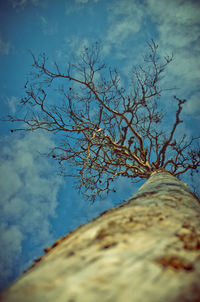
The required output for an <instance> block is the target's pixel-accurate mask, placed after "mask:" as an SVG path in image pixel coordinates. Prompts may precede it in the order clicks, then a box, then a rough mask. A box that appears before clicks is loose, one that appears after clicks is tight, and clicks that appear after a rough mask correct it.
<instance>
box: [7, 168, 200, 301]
mask: <svg viewBox="0 0 200 302" xmlns="http://www.w3.org/2000/svg"><path fill="white" fill-rule="evenodd" d="M1 299H2V300H1V301H5V302H6V301H7V302H8V301H9V302H12V301H13V302H14V301H16V302H25V301H26V302H36V301H37V302H40V301H41V302H45V301H52V302H55V301H56V302H108V301H109V302H112V301H113V302H129V301H130V302H151V301H152V302H158V301H159V302H172V301H173V302H177V301H180V302H184V301H188V302H189V301H196V302H197V301H200V203H199V201H198V200H197V198H195V196H194V195H193V194H192V193H191V191H190V190H189V188H188V187H187V186H186V185H185V184H183V183H182V182H181V181H179V180H178V179H176V178H175V177H174V176H173V175H171V174H169V173H167V172H160V173H153V174H152V176H151V177H150V178H149V179H148V181H147V182H146V183H145V184H144V185H143V186H142V187H141V188H140V190H139V191H138V192H137V193H136V194H135V195H134V196H133V197H131V198H130V199H129V200H128V201H127V202H126V203H124V204H123V205H121V206H119V207H118V208H116V209H112V210H109V211H107V212H105V213H103V214H102V215H100V217H98V218H97V219H95V220H94V221H92V222H90V223H88V224H87V225H83V226H81V227H79V228H78V229H76V230H75V231H74V232H72V233H70V234H68V235H67V236H65V237H64V238H62V239H60V240H58V241H57V242H56V243H55V244H54V246H52V247H51V248H49V249H47V250H46V254H45V255H44V256H42V257H41V258H40V259H38V260H37V262H36V263H35V264H34V265H33V267H32V268H31V269H29V270H28V271H27V272H26V273H24V274H23V275H22V276H21V278H19V279H18V280H17V281H16V282H15V283H14V284H13V285H12V286H11V287H10V288H9V289H8V290H7V291H5V292H4V293H3V295H2V297H1Z"/></svg>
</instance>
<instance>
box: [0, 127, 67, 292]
mask: <svg viewBox="0 0 200 302" xmlns="http://www.w3.org/2000/svg"><path fill="white" fill-rule="evenodd" d="M52 145H53V142H52V140H51V139H50V138H49V137H48V136H47V135H44V133H28V134H26V135H25V136H24V137H17V138H15V137H9V138H3V139H2V140H1V146H3V147H1V150H0V153H1V159H0V166H1V176H0V191H1V201H0V213H1V215H0V236H1V239H0V241H1V254H0V279H1V286H2V287H4V286H5V285H6V282H8V280H9V278H11V277H13V273H14V268H16V267H17V265H19V261H20V257H21V255H22V253H23V249H24V245H23V244H24V243H25V242H26V241H27V240H28V241H29V244H32V245H33V246H35V247H36V246H38V247H39V246H40V247H41V246H42V247H44V245H48V244H49V242H51V241H52V240H53V239H55V238H53V235H52V232H51V227H50V223H49V218H50V217H53V216H54V215H55V210H56V207H57V203H58V202H57V194H58V191H59V189H60V186H61V183H62V180H61V178H60V177H58V176H56V173H55V171H54V168H53V167H52V165H50V163H49V162H48V161H47V159H46V158H43V157H41V155H40V154H39V153H38V151H40V152H42V153H44V152H47V151H48V148H49V147H52ZM26 253H27V255H29V256H28V258H32V257H34V256H35V255H31V250H28V251H26ZM23 268H24V267H20V266H19V267H17V268H16V272H15V273H16V276H17V275H19V274H20V273H21V271H22V270H23ZM16 276H15V277H16Z"/></svg>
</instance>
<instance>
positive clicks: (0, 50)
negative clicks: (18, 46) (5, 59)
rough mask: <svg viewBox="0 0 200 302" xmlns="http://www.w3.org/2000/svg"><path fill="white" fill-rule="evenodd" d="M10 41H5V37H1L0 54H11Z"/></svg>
mask: <svg viewBox="0 0 200 302" xmlns="http://www.w3.org/2000/svg"><path fill="white" fill-rule="evenodd" d="M10 47H11V45H10V42H8V41H4V40H3V39H1V38H0V55H2V56H4V55H6V56H7V55H9V53H10Z"/></svg>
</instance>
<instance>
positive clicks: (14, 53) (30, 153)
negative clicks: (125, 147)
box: [0, 0, 200, 289]
mask: <svg viewBox="0 0 200 302" xmlns="http://www.w3.org/2000/svg"><path fill="white" fill-rule="evenodd" d="M199 15H200V4H199V3H198V1H195V0H194V1H184V0H168V1H165V0H159V1H158V0H144V1H136V0H110V1H107V0H105V1H104V0H71V1H70V0H59V1H53V0H0V23H1V26H0V73H1V75H0V101H1V103H0V104H1V111H0V112H1V116H5V115H6V114H8V113H12V114H14V113H16V110H17V109H16V108H17V107H16V105H17V103H18V101H19V100H20V98H21V97H23V95H24V84H25V82H26V78H27V75H28V73H29V72H30V71H31V64H32V58H31V56H30V53H29V52H28V50H31V51H32V52H33V53H34V54H35V55H38V54H40V53H42V52H45V53H46V54H47V55H48V57H49V59H50V60H51V62H53V61H57V62H58V63H59V64H61V65H62V66H64V64H65V63H67V62H68V61H69V60H70V58H71V57H72V56H73V57H74V56H76V55H78V53H79V52H80V50H81V48H82V47H83V45H86V46H89V45H90V44H91V43H93V42H95V41H100V42H101V43H102V46H103V50H102V51H103V56H104V58H105V61H106V62H109V63H110V64H111V65H112V66H116V67H117V68H118V70H119V71H120V76H121V77H122V78H123V77H124V79H125V80H126V79H127V77H128V75H129V73H130V71H131V66H132V65H133V64H137V63H138V62H139V61H140V60H141V57H142V55H143V54H144V53H145V49H146V42H147V41H149V40H150V39H151V38H153V39H154V40H155V41H156V42H157V43H158V44H159V49H160V53H161V54H163V55H166V54H171V53H172V52H173V54H174V60H173V62H172V63H171V64H170V66H169V68H168V71H167V73H166V78H165V79H164V82H163V85H165V86H167V87H176V88H177V89H176V90H175V91H172V92H168V93H167V94H166V95H165V102H167V106H168V110H169V114H170V112H173V109H174V107H173V103H172V101H171V98H170V93H171V94H172V95H174V94H176V95H177V96H178V97H180V98H181V97H183V98H186V99H188V102H187V103H186V105H185V107H184V110H183V118H184V120H185V123H184V124H182V125H181V126H180V127H179V128H178V132H177V135H179V134H182V133H186V134H187V135H188V136H192V135H195V134H196V135H197V131H199V120H200V88H199V80H200V71H199V70H200V20H199ZM125 80H124V81H125ZM11 128H13V125H10V124H9V123H5V122H4V123H2V122H1V123H0V154H1V156H0V173H1V174H0V191H1V200H0V242H1V252H0V289H3V288H5V287H6V286H8V285H9V284H10V283H11V282H12V281H13V280H14V279H16V278H17V277H18V276H19V275H20V274H21V273H22V272H23V271H24V270H25V269H26V268H27V267H28V266H29V265H30V264H31V263H32V261H33V259H34V258H37V257H38V256H40V255H41V254H42V252H43V249H44V248H45V247H47V246H48V245H50V244H51V243H53V242H54V241H55V240H56V239H57V238H59V237H61V236H63V235H64V234H66V233H67V232H68V231H70V230H73V229H74V228H75V227H77V226H79V225H80V224H83V223H87V222H88V221H90V220H91V219H92V218H94V217H95V216H97V215H98V214H99V213H100V212H102V211H104V210H105V209H108V208H111V207H113V206H116V205H117V204H119V203H121V202H123V201H124V200H126V199H127V198H128V197H130V196H131V195H132V194H133V193H134V192H135V191H136V190H137V189H138V188H139V186H140V185H141V184H132V183H131V182H130V181H129V180H126V179H122V180H120V181H118V182H117V193H115V194H112V195H109V196H108V197H107V198H106V199H104V200H102V201H101V202H97V203H94V204H90V203H89V202H88V201H85V200H83V199H82V198H81V197H80V196H79V195H78V193H77V192H76V191H75V189H74V188H73V181H72V180H70V179H63V178H62V177H61V176H59V174H58V167H57V165H56V163H54V162H53V160H52V159H48V158H46V157H44V156H41V155H40V153H45V152H48V150H49V149H50V148H51V147H52V146H54V144H55V140H54V137H53V136H50V135H47V134H46V133H43V132H37V133H30V132H29V133H19V132H17V133H14V134H12V133H10V129H11ZM186 180H187V179H186ZM196 185H197V186H199V185H200V183H197V184H196Z"/></svg>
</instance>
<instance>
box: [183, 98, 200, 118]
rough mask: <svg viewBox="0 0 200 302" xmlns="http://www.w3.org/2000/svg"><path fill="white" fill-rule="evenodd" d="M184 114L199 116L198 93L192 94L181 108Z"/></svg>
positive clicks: (199, 102)
mask: <svg viewBox="0 0 200 302" xmlns="http://www.w3.org/2000/svg"><path fill="white" fill-rule="evenodd" d="M183 112H184V113H185V114H192V115H196V114H200V93H197V94H194V95H192V96H191V98H189V99H188V100H187V102H186V103H185V105H184V107H183Z"/></svg>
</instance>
